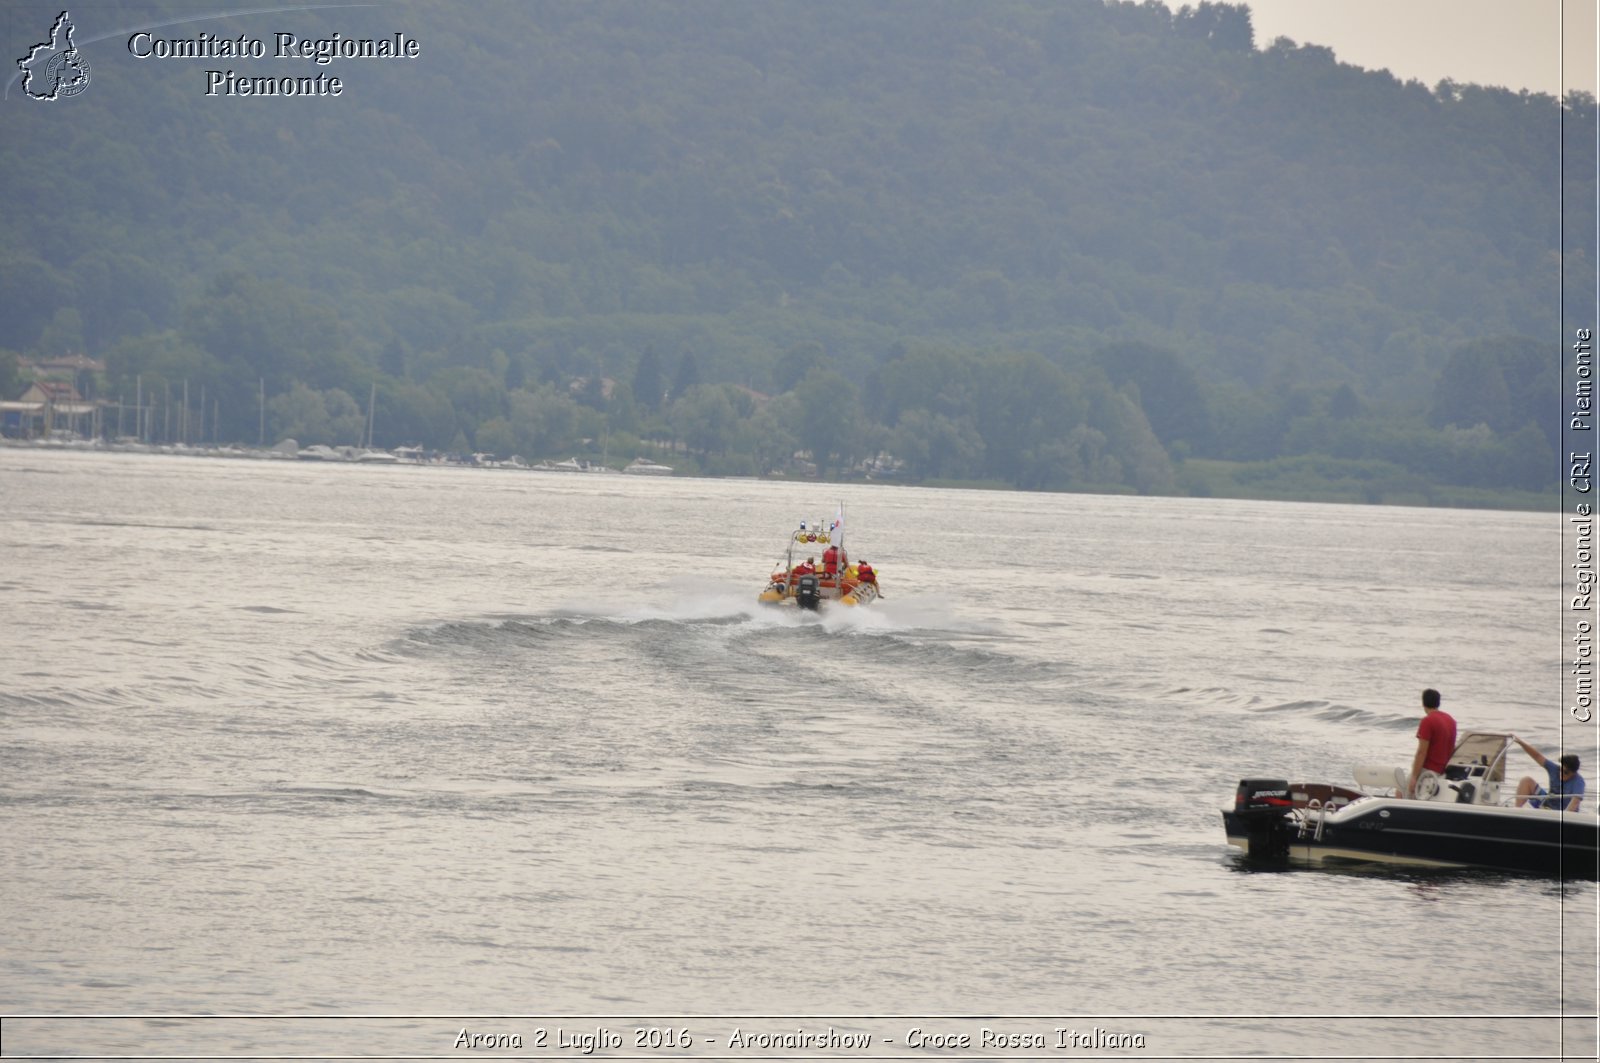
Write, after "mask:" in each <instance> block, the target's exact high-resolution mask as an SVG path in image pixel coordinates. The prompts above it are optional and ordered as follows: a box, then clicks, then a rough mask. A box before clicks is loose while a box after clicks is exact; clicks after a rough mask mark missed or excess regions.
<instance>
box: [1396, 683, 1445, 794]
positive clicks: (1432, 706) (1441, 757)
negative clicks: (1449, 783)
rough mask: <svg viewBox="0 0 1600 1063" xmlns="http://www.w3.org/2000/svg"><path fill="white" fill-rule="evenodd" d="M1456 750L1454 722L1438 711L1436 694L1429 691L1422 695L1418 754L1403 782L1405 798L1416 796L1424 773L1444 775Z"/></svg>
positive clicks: (1443, 712) (1441, 710) (1430, 688)
mask: <svg viewBox="0 0 1600 1063" xmlns="http://www.w3.org/2000/svg"><path fill="white" fill-rule="evenodd" d="M1455 748H1456V721H1455V720H1454V719H1452V718H1451V716H1450V714H1449V713H1447V712H1445V711H1444V710H1443V709H1441V708H1439V692H1438V691H1437V690H1434V689H1433V688H1432V687H1429V688H1428V689H1427V690H1424V691H1423V692H1422V723H1420V724H1418V725H1417V754H1416V756H1414V757H1412V758H1411V775H1410V777H1409V778H1408V779H1407V780H1406V793H1405V796H1407V797H1415V796H1416V795H1417V779H1418V778H1419V777H1420V776H1421V775H1422V773H1423V772H1425V771H1431V772H1437V773H1438V774H1440V775H1443V774H1444V768H1445V765H1446V764H1448V763H1450V754H1451V753H1453V752H1454V751H1455Z"/></svg>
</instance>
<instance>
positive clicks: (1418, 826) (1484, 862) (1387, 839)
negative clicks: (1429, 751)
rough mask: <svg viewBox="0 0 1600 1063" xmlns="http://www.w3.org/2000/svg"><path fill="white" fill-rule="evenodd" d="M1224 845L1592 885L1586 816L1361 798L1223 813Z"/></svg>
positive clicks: (1599, 860) (1279, 857)
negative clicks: (1329, 805) (1326, 808)
mask: <svg viewBox="0 0 1600 1063" xmlns="http://www.w3.org/2000/svg"><path fill="white" fill-rule="evenodd" d="M1222 820H1223V825H1224V827H1225V829H1226V831H1227V835H1228V841H1229V842H1231V843H1233V844H1235V845H1238V846H1240V847H1241V848H1244V849H1246V850H1247V851H1249V852H1250V853H1251V854H1252V856H1253V857H1255V858H1257V859H1262V860H1268V861H1273V862H1287V863H1296V864H1323V863H1369V864H1370V863H1386V864H1399V865H1409V866H1413V867H1440V868H1489V869H1494V870H1500V871H1520V872H1527V873H1531V874H1538V875H1549V876H1555V877H1560V878H1565V879H1575V880H1589V881H1594V880H1596V879H1597V877H1600V876H1597V872H1600V856H1597V843H1596V838H1597V834H1600V831H1597V823H1600V820H1597V818H1596V817H1595V815H1594V814H1593V813H1589V812H1576V813H1571V812H1569V813H1559V812H1552V811H1547V810H1542V809H1534V808H1526V807H1525V808H1507V807H1502V806H1482V805H1467V804H1450V803H1441V802H1431V801H1414V800H1402V799H1398V798H1377V797H1375V798H1367V799H1364V800H1360V801H1356V802H1353V803H1351V804H1349V805H1347V806H1345V807H1343V808H1339V809H1337V810H1335V811H1331V812H1321V811H1318V810H1309V811H1308V810H1304V809H1297V810H1285V809H1282V808H1253V809H1250V808H1246V809H1241V808H1232V809H1224V810H1223V811H1222Z"/></svg>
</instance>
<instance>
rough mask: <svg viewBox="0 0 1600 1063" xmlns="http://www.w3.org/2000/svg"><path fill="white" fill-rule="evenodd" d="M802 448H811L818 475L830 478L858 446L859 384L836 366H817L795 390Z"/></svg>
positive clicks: (809, 449)
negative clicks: (857, 387) (840, 462)
mask: <svg viewBox="0 0 1600 1063" xmlns="http://www.w3.org/2000/svg"><path fill="white" fill-rule="evenodd" d="M794 397H795V401H796V402H797V404H798V414H799V426H798V427H799V431H798V432H797V433H796V435H797V436H798V438H799V440H800V444H801V447H802V448H803V449H805V450H808V451H810V453H811V460H812V462H813V463H815V464H816V466H817V476H818V478H820V479H827V478H828V474H829V473H830V472H831V471H832V470H833V468H834V467H835V466H836V465H837V463H838V462H839V460H840V459H841V458H843V457H845V456H846V455H848V454H850V452H851V449H852V448H853V447H854V445H855V439H854V432H855V428H856V424H857V420H858V418H859V416H860V404H859V402H858V401H857V397H856V389H855V385H854V384H852V383H850V381H848V380H846V379H845V378H844V375H843V374H841V373H839V372H837V371H835V370H832V369H813V370H812V371H811V372H810V373H809V374H807V376H806V378H805V379H804V380H802V381H801V382H800V383H799V385H797V386H796V387H795V389H794Z"/></svg>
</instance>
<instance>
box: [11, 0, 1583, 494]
mask: <svg viewBox="0 0 1600 1063" xmlns="http://www.w3.org/2000/svg"><path fill="white" fill-rule="evenodd" d="M14 9H15V10H14V15H13V17H12V19H11V22H12V25H13V26H15V27H19V28H18V30H17V32H26V33H27V34H28V35H30V36H32V35H35V30H34V27H35V26H37V27H38V30H39V31H43V30H45V29H47V28H48V26H49V25H50V23H51V21H52V20H53V19H54V18H55V16H56V14H57V13H58V9H56V8H47V7H44V6H42V5H40V4H37V3H34V2H31V0H30V2H28V3H23V4H19V5H14ZM241 10H245V9H241ZM74 14H75V16H76V18H77V21H78V33H79V44H80V47H81V48H82V51H83V54H84V55H85V56H86V57H87V58H88V60H89V61H90V62H91V63H92V64H93V72H94V80H93V83H92V84H91V85H90V86H89V88H88V89H87V90H86V91H84V92H83V93H82V94H81V95H79V96H77V97H74V98H72V99H67V100H58V101H53V102H51V103H47V104H41V103H39V102H37V101H33V100H27V99H21V98H19V97H18V94H17V91H16V86H15V84H13V85H12V87H11V89H10V90H9V94H8V99H7V101H6V103H5V104H4V116H5V117H4V119H3V120H4V123H5V127H6V128H5V137H6V149H5V151H4V154H3V155H0V196H3V197H4V201H5V202H6V203H7V205H8V209H7V210H6V211H5V212H4V213H3V214H0V233H3V236H4V240H5V246H6V247H7V249H8V250H9V251H10V252H11V253H10V254H9V255H7V256H6V257H5V259H4V260H3V262H0V348H3V349H5V350H7V351H9V352H12V356H11V357H10V358H7V357H3V356H0V386H9V387H10V388H11V389H12V390H15V387H16V385H17V384H19V383H20V381H19V379H18V373H17V371H16V369H15V368H14V367H12V368H10V369H9V370H8V368H7V365H8V362H9V363H14V361H15V356H23V357H32V356H35V355H40V354H46V355H48V354H59V353H61V352H63V351H67V350H72V351H85V352H87V353H89V354H91V355H93V356H95V357H100V358H104V359H106V360H107V363H108V370H107V374H106V378H105V379H103V380H101V381H100V382H99V383H98V386H99V387H100V389H101V391H102V393H103V397H111V398H115V397H117V396H123V397H124V398H125V401H127V402H131V401H132V396H133V394H134V392H135V389H136V388H138V389H139V391H140V392H141V393H148V395H153V396H155V397H156V398H155V399H154V401H156V402H158V403H163V402H172V401H181V398H175V397H174V396H177V395H179V385H180V384H181V382H183V381H188V382H189V385H190V394H191V396H192V395H195V394H198V392H199V390H200V388H201V387H204V388H205V389H206V394H207V395H209V396H211V400H210V401H211V402H212V403H213V405H214V411H213V413H208V414H207V415H206V416H207V417H213V422H212V428H211V429H210V430H209V431H210V432H211V433H214V434H215V436H216V437H217V438H220V439H224V440H227V439H237V440H244V441H248V442H254V441H256V438H257V436H258V434H259V433H260V425H259V415H260V410H259V405H258V404H259V399H260V396H261V394H262V393H263V391H264V392H265V395H266V397H267V400H268V420H269V428H268V433H269V434H271V435H279V434H293V435H295V436H296V437H297V438H299V439H300V440H301V441H302V442H314V441H327V442H346V441H353V440H342V439H339V438H337V437H338V436H339V435H341V434H346V435H347V434H348V433H349V431H350V426H351V425H353V424H360V423H362V422H363V420H364V418H363V417H362V416H361V415H360V410H359V407H361V406H364V405H365V403H366V398H367V396H368V394H369V392H370V390H371V389H372V388H373V387H374V385H375V386H376V391H377V395H378V402H377V410H376V415H375V426H376V434H377V441H378V443H379V444H380V445H394V444H398V443H402V442H410V443H422V444H424V445H427V446H431V447H437V448H452V447H454V448H460V449H468V448H471V449H478V450H492V451H512V450H514V451H517V452H520V453H523V454H525V455H526V456H528V457H538V456H564V454H565V453H568V452H577V451H580V450H582V449H584V447H585V444H584V442H583V441H584V440H593V441H596V442H595V443H594V444H592V446H593V447H594V448H595V453H596V454H598V448H599V442H598V441H599V440H601V439H604V440H607V441H608V443H607V446H608V452H609V453H610V454H611V455H620V456H621V457H622V458H623V459H624V460H626V458H628V457H631V456H632V454H631V453H629V451H630V450H631V451H644V450H648V449H650V448H649V446H648V445H647V444H645V443H644V442H641V441H643V440H650V441H668V440H670V441H672V442H674V443H675V444H677V445H678V446H680V447H682V448H685V450H684V452H683V453H682V454H680V455H679V458H678V460H679V461H680V462H681V463H683V464H687V465H692V466H695V467H699V468H701V469H703V470H706V471H712V472H734V473H752V472H753V473H761V472H766V471H768V470H771V469H775V468H784V467H785V466H786V463H788V462H789V461H790V460H791V458H792V457H793V455H794V454H795V453H796V452H802V453H807V454H808V456H809V457H810V458H811V460H812V463H813V464H815V465H816V466H817V467H818V468H819V471H820V472H821V473H822V474H824V475H827V474H830V473H833V472H837V471H839V470H842V469H846V468H849V467H852V466H854V465H855V464H856V463H858V462H859V461H860V460H862V459H864V458H867V457H869V456H872V455H876V454H878V453H880V452H888V453H891V454H893V455H895V456H896V457H897V458H899V459H901V460H902V461H904V462H905V463H906V465H905V466H904V467H903V468H902V469H901V473H902V475H906V476H909V477H915V478H939V479H987V480H998V481H1004V482H1009V483H1012V484H1016V485H1019V486H1025V487H1031V488H1045V489H1060V488H1107V487H1118V486H1120V487H1124V488H1131V489H1137V490H1144V491H1154V492H1164V491H1181V490H1191V491H1210V490H1222V491H1238V492H1243V493H1252V492H1257V493H1262V494H1269V495H1270V494H1281V493H1289V494H1293V493H1295V490H1296V488H1293V487H1291V486H1289V485H1291V484H1301V485H1305V484H1311V483H1321V484H1324V485H1333V486H1334V487H1335V488H1336V489H1337V490H1339V491H1350V490H1354V491H1356V492H1357V495H1358V496H1359V497H1367V498H1385V497H1389V498H1398V497H1408V498H1417V497H1422V498H1442V497H1445V496H1443V495H1440V494H1438V492H1439V490H1440V489H1442V488H1446V487H1451V486H1454V487H1470V488H1482V489H1492V490H1502V491H1503V490H1507V489H1520V490H1527V491H1544V490H1547V489H1548V488H1549V487H1550V486H1551V485H1553V484H1554V483H1555V482H1556V480H1557V479H1558V475H1559V468H1558V466H1557V464H1556V462H1555V453H1556V450H1557V449H1558V445H1559V438H1558V435H1557V433H1558V430H1559V422H1558V421H1557V420H1556V419H1555V418H1554V417H1553V415H1552V414H1551V413H1550V410H1549V409H1548V408H1547V407H1550V406H1551V405H1552V404H1553V403H1554V401H1555V394H1556V391H1555V389H1556V386H1557V385H1556V384H1555V382H1554V381H1555V380H1556V379H1557V377H1558V376H1559V362H1558V361H1557V358H1558V357H1559V352H1558V346H1559V341H1560V334H1559V330H1560V328H1561V326H1562V325H1563V322H1562V321H1561V307H1562V295H1563V285H1564V284H1565V285H1566V286H1567V289H1568V296H1569V307H1568V309H1569V311H1570V312H1571V314H1572V315H1573V316H1574V319H1575V320H1577V319H1580V318H1584V317H1590V318H1592V302H1593V299H1592V279H1593V276H1594V273H1593V271H1594V267H1595V264H1594V261H1593V256H1592V253H1591V250H1590V249H1591V247H1592V241H1590V240H1589V239H1588V238H1587V234H1591V233H1592V232H1593V231H1594V223H1595V217H1594V199H1595V195H1594V192H1595V167H1594V136H1593V132H1594V126H1595V104H1594V101H1593V100H1592V99H1590V98H1588V97H1587V96H1578V95H1575V96H1573V97H1570V98H1569V99H1567V100H1566V101H1557V100H1555V99H1553V98H1551V97H1547V96H1541V95H1534V94H1528V93H1512V92H1508V91H1505V90H1500V89H1492V88H1483V87H1478V86H1473V85H1455V84H1450V83H1441V84H1440V85H1437V86H1432V87H1429V86H1424V85H1422V84H1420V83H1417V82H1401V81H1399V80H1396V79H1395V78H1394V77H1392V76H1390V75H1389V74H1387V73H1385V72H1370V71H1365V70H1361V69H1358V68H1355V67H1352V66H1349V65H1345V64H1342V63H1340V62H1338V60H1337V58H1336V56H1334V55H1333V54H1332V53H1331V52H1329V51H1328V50H1327V49H1324V48H1320V47H1316V46H1313V45H1299V44H1296V43H1294V42H1291V41H1287V40H1278V41H1271V42H1263V41H1258V40H1256V39H1255V37H1254V32H1253V29H1252V26H1251V23H1250V17H1249V11H1248V9H1247V8H1246V7H1245V6H1244V5H1231V4H1213V3H1201V4H1198V5H1197V6H1192V7H1190V6H1185V7H1181V8H1177V9H1173V8H1169V7H1167V6H1165V5H1163V4H1161V3H1157V2H1154V0H1146V2H1144V3H1139V4H1134V3H1127V2H1117V0H1110V2H1104V3H1102V2H1101V0H981V2H978V3H973V2H966V0H874V2H871V3H860V2H854V0H850V2H846V0H783V2H776V0H599V2H596V0H533V2H526V3H524V2H509V0H507V2H479V3H474V4H472V5H455V4H445V3H438V2H403V3H394V4H386V5H383V6H381V7H372V8H367V7H362V8H338V9H323V10H309V11H296V12H292V13H277V14H269V15H262V14H247V13H242V14H237V15H231V16H229V17H226V18H221V19H211V20H208V21H204V22H194V21H189V22H179V21H177V20H181V19H192V18H194V17H195V16H196V14H197V9H196V8H194V6H193V5H191V4H187V3H124V4H101V5H95V6H93V7H87V8H84V9H82V10H78V11H75V12H74ZM152 27H161V28H153V29H152V30H151V32H152V33H153V34H155V35H156V36H160V37H173V38H194V37H195V36H196V35H197V34H198V33H200V32H201V31H202V30H205V31H207V32H210V33H213V34H216V35H218V36H237V35H240V34H245V35H249V36H253V37H261V38H264V39H266V40H267V42H268V46H269V49H270V46H271V39H272V34H273V33H274V32H277V31H280V30H283V29H291V30H293V31H294V32H295V33H297V34H299V35H300V36H302V37H321V36H328V35H331V34H333V33H335V32H337V33H340V34H342V35H344V36H346V37H359V36H384V35H389V34H393V33H395V32H397V31H403V32H404V33H405V34H407V35H409V36H410V37H412V38H414V39H416V40H417V41H418V42H419V43H420V46H421V55H420V56H419V57H418V58H416V59H411V60H393V61H379V60H372V59H366V60H353V59H338V60H335V61H334V62H332V63H330V64H328V65H326V66H318V65H316V64H314V63H310V62H307V61H304V60H301V61H294V60H285V59H274V58H271V57H270V56H269V57H268V58H264V59H254V58H248V57H247V58H243V59H238V58H225V59H218V58H210V59H167V60H158V59H139V58H136V57H134V56H132V55H130V54H129V50H128V48H127V46H126V42H127V35H128V31H130V30H132V29H138V28H152ZM113 31H116V32H115V35H113ZM91 38H101V39H98V40H94V41H92V42H90V39H91ZM24 46H25V45H24ZM12 51H13V52H19V51H20V49H19V47H18V46H17V45H16V44H15V43H13V46H12ZM215 68H230V69H234V70H236V71H237V72H238V73H239V74H240V75H244V76H258V75H259V76H272V77H279V76H285V75H295V76H312V75H315V74H317V73H325V74H326V73H332V74H335V75H337V76H340V77H341V78H343V79H344V81H345V84H346V88H345V90H344V92H343V94H342V95H341V96H339V97H337V98H296V99H285V98H226V97H214V96H213V97H208V96H206V95H205V92H206V77H205V74H204V71H205V70H207V69H215ZM1564 130H1565V133H1564ZM1563 135H1565V136H1566V137H1567V144H1566V147H1565V164H1564V165H1563V144H1562V138H1563ZM1563 202H1564V203H1565V213H1564V214H1563V210H1562V206H1563ZM1563 224H1564V225H1565V227H1566V232H1565V233H1564V232H1563V231H1562V226H1563ZM1591 323H1592V322H1591ZM1546 352H1548V353H1546ZM8 378H9V379H8ZM1473 382H1484V383H1486V385H1491V386H1487V387H1486V389H1485V390H1484V391H1482V392H1480V391H1478V390H1476V389H1475V388H1474V387H1473V386H1472V385H1473ZM1495 382H1498V383H1495ZM7 397H10V396H7ZM164 423H165V422H164ZM199 423H202V424H203V423H204V422H203V421H200V422H199ZM270 441H271V440H270V439H269V440H268V442H270ZM1239 463H1245V464H1239ZM1252 478H1253V479H1252ZM1450 497H1459V496H1458V495H1450Z"/></svg>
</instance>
